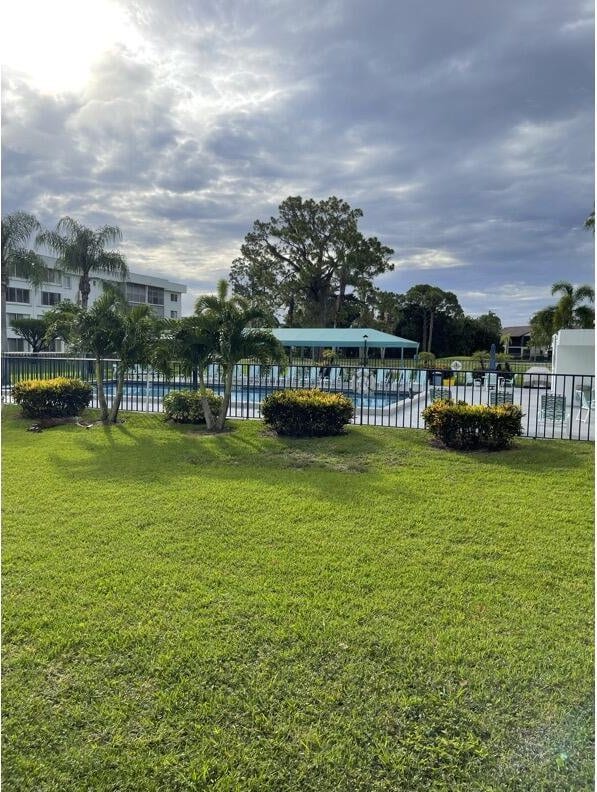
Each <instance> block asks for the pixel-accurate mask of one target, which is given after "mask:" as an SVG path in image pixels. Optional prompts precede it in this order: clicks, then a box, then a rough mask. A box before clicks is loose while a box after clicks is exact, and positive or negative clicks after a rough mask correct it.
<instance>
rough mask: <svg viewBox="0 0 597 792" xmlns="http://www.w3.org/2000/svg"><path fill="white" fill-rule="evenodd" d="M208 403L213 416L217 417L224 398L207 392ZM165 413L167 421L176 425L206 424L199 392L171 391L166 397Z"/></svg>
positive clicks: (210, 391)
mask: <svg viewBox="0 0 597 792" xmlns="http://www.w3.org/2000/svg"><path fill="white" fill-rule="evenodd" d="M206 395H207V401H208V402H209V406H210V407H211V411H212V413H213V415H214V416H215V415H217V413H218V412H219V411H220V407H221V406H222V401H223V399H222V397H221V396H217V395H216V394H215V393H214V392H213V391H212V390H207V391H206ZM163 404H164V412H165V414H166V420H169V421H174V422H175V423H190V424H201V423H205V415H204V414H203V405H202V404H201V394H200V392H199V391H192V390H180V391H170V393H167V394H166V395H165V396H164V401H163Z"/></svg>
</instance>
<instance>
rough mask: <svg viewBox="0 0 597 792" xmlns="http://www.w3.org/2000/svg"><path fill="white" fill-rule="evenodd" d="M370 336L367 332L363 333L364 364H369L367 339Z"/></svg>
mask: <svg viewBox="0 0 597 792" xmlns="http://www.w3.org/2000/svg"><path fill="white" fill-rule="evenodd" d="M368 338H369V336H368V335H367V333H364V334H363V341H364V349H363V366H365V365H366V364H367V339H368Z"/></svg>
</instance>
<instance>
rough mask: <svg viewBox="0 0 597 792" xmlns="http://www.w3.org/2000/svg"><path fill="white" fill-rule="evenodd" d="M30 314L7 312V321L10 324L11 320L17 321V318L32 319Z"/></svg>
mask: <svg viewBox="0 0 597 792" xmlns="http://www.w3.org/2000/svg"><path fill="white" fill-rule="evenodd" d="M30 318H31V315H30V314H22V313H7V314H6V321H7V322H8V324H9V325H10V324H11V322H16V321H17V319H30Z"/></svg>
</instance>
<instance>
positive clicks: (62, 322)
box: [45, 289, 160, 423]
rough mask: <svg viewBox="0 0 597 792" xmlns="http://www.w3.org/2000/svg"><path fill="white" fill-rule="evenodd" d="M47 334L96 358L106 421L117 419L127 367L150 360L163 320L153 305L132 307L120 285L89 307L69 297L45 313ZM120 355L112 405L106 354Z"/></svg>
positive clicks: (96, 378) (102, 414) (101, 405)
mask: <svg viewBox="0 0 597 792" xmlns="http://www.w3.org/2000/svg"><path fill="white" fill-rule="evenodd" d="M45 318H46V320H47V323H48V331H47V334H46V338H47V339H48V338H50V337H52V338H56V337H58V338H62V339H64V341H66V342H67V343H68V344H70V345H73V346H75V347H77V348H79V349H82V350H84V351H85V352H86V353H87V354H90V355H92V356H93V358H94V364H95V382H96V387H97V398H98V403H99V407H100V417H101V420H102V421H103V422H104V423H116V420H117V416H118V411H119V409H120V404H121V401H122V395H123V392H124V380H125V375H126V371H127V369H129V368H130V367H131V366H133V365H134V364H135V363H147V362H148V361H149V359H150V356H151V353H152V350H153V349H155V347H156V344H157V339H158V336H159V330H160V328H159V320H158V319H157V318H156V317H155V316H154V315H153V314H152V312H151V308H150V306H149V305H137V306H134V307H133V308H131V307H129V306H128V305H127V303H126V301H125V300H124V297H123V296H122V294H120V293H119V292H118V291H117V290H116V289H107V290H106V291H105V292H104V293H103V294H102V295H101V296H100V297H99V298H98V299H97V300H95V302H94V303H93V305H92V306H91V308H89V309H88V310H85V309H84V308H83V307H82V306H80V305H75V304H74V303H71V302H69V301H68V300H65V301H64V302H62V303H60V304H59V305H58V306H56V307H55V308H53V309H52V310H51V311H48V312H47V313H46V315H45ZM109 357H117V358H118V364H117V366H116V392H115V394H114V399H113V400H112V406H111V407H110V408H108V402H107V400H106V394H105V389H104V374H105V366H104V364H103V361H104V360H105V358H109Z"/></svg>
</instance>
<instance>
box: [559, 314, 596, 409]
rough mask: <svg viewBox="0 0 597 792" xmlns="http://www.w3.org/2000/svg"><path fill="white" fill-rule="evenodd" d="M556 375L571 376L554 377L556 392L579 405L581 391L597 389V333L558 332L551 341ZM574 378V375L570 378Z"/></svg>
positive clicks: (578, 331)
mask: <svg viewBox="0 0 597 792" xmlns="http://www.w3.org/2000/svg"><path fill="white" fill-rule="evenodd" d="M552 350H553V353H552V364H551V370H552V373H553V374H556V375H562V374H566V375H568V376H566V377H563V376H556V377H554V388H553V389H554V391H555V393H558V394H560V395H563V396H566V398H567V401H568V403H569V404H570V403H571V401H572V399H574V400H575V401H576V403H578V401H579V395H580V392H581V391H585V392H587V391H588V392H589V393H590V392H592V391H593V390H594V380H593V379H592V377H594V376H595V331H594V330H559V331H558V332H557V333H555V335H554V336H553V338H552ZM571 375H572V376H571Z"/></svg>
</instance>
